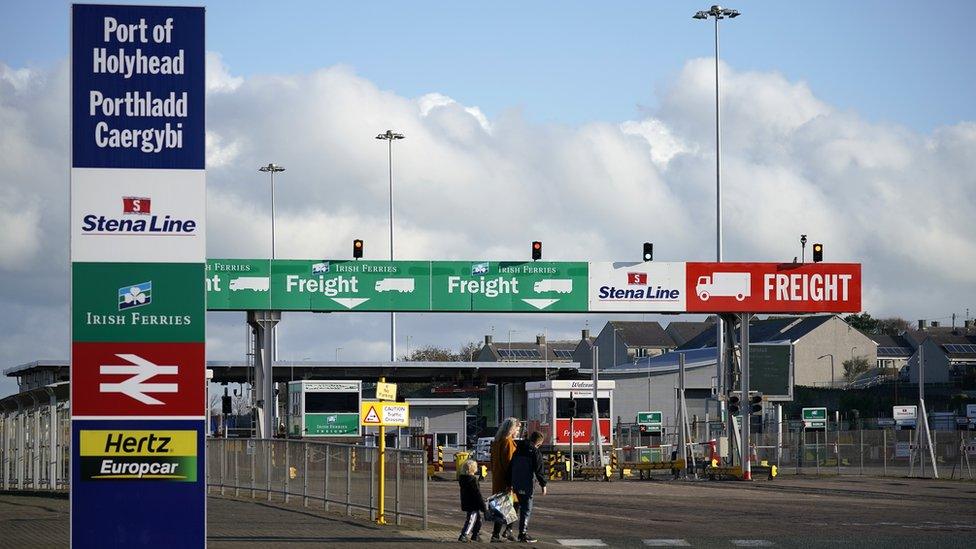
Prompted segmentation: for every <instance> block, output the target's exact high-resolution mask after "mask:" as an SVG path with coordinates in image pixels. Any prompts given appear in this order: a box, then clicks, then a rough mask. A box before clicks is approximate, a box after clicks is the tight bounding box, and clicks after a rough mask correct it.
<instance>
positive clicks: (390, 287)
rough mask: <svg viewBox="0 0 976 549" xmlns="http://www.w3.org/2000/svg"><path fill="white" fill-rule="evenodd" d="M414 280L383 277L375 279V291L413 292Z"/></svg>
mask: <svg viewBox="0 0 976 549" xmlns="http://www.w3.org/2000/svg"><path fill="white" fill-rule="evenodd" d="M413 288H414V281H413V279H412V278H384V279H382V280H377V281H376V291H377V292H400V293H411V292H413Z"/></svg>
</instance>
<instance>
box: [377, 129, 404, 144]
mask: <svg viewBox="0 0 976 549" xmlns="http://www.w3.org/2000/svg"><path fill="white" fill-rule="evenodd" d="M403 138H404V135H403V134H402V133H394V132H393V130H386V133H381V134H379V135H377V136H376V139H384V140H387V139H388V140H390V141H392V140H394V139H403Z"/></svg>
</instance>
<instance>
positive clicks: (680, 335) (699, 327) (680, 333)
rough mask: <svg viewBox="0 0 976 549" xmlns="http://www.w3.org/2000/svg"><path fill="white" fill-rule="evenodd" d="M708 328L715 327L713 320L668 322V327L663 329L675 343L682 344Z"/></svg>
mask: <svg viewBox="0 0 976 549" xmlns="http://www.w3.org/2000/svg"><path fill="white" fill-rule="evenodd" d="M709 328H711V329H714V328H715V322H708V321H706V322H684V321H681V322H670V323H668V327H667V328H666V329H665V330H664V331H665V332H667V333H668V335H669V336H671V339H673V340H674V344H675V345H679V346H680V345H684V344H685V343H687V342H688V341H691V340H692V339H694V338H695V337H697V336H698V335H699V334H701V333H702V332H704V331H705V330H708V329H709Z"/></svg>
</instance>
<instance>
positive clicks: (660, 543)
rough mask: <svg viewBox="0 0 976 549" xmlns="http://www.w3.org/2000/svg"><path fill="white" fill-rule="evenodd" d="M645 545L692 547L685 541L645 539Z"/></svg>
mask: <svg viewBox="0 0 976 549" xmlns="http://www.w3.org/2000/svg"><path fill="white" fill-rule="evenodd" d="M644 545H646V546H648V547H691V544H690V543H688V542H687V541H685V540H683V539H645V540H644Z"/></svg>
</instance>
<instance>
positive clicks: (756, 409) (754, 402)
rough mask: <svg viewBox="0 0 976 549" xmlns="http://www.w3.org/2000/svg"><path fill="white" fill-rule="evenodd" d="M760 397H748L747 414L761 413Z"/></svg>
mask: <svg viewBox="0 0 976 549" xmlns="http://www.w3.org/2000/svg"><path fill="white" fill-rule="evenodd" d="M762 398H763V397H762V395H751V396H750V397H749V414H750V415H751V414H758V413H760V412H762Z"/></svg>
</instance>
